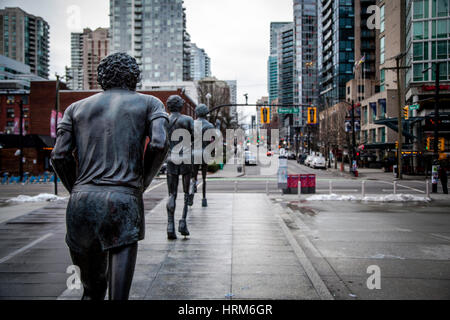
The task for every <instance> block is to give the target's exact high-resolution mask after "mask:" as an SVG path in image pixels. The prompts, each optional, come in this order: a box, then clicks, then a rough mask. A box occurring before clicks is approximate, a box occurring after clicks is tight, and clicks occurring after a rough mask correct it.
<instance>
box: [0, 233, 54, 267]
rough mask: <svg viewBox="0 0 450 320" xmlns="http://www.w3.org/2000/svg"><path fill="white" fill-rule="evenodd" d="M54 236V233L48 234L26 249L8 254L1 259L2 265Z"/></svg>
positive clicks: (28, 245)
mask: <svg viewBox="0 0 450 320" xmlns="http://www.w3.org/2000/svg"><path fill="white" fill-rule="evenodd" d="M52 235H53V233H48V234H46V235H45V236H42V237H40V238H39V239H37V240H35V241H33V242H31V243H29V244H27V245H26V246H25V247H22V248H20V249H18V250H16V251H14V252H12V253H10V254H8V255H7V256H6V257H3V258H1V259H0V264H1V263H4V262H6V261H8V260H9V259H12V258H14V257H15V256H17V255H18V254H20V253H22V252H24V251H27V250H28V249H30V248H32V247H34V246H35V245H37V244H38V243H40V242H42V241H44V240H45V239H47V238H49V237H51V236H52Z"/></svg>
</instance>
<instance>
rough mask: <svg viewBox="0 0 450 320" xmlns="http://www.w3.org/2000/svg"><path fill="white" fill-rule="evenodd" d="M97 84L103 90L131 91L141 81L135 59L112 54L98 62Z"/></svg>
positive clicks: (124, 54)
mask: <svg viewBox="0 0 450 320" xmlns="http://www.w3.org/2000/svg"><path fill="white" fill-rule="evenodd" d="M97 73H98V76H97V82H98V84H99V85H100V86H101V87H102V89H103V90H105V91H106V90H108V89H112V88H123V89H129V90H132V91H135V90H136V85H137V84H138V83H139V81H140V80H141V71H140V70H139V66H138V64H137V62H136V59H135V58H133V57H132V56H130V55H128V54H126V53H121V52H119V53H113V54H110V55H109V56H107V57H106V58H104V59H103V60H102V61H100V64H99V65H98V68H97Z"/></svg>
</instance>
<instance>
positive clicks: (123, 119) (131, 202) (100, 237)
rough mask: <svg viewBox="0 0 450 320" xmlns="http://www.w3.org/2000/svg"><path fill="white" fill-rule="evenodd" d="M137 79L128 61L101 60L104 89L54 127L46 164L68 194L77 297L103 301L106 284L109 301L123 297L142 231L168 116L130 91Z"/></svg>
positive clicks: (157, 105) (164, 145)
mask: <svg viewBox="0 0 450 320" xmlns="http://www.w3.org/2000/svg"><path fill="white" fill-rule="evenodd" d="M139 79H140V71H139V67H138V65H137V63H136V60H135V59H134V58H132V57H130V56H129V55H127V54H124V53H116V54H112V55H110V56H108V57H106V58H105V59H103V60H102V61H101V62H100V65H99V67H98V82H99V84H100V85H101V87H102V88H103V90H104V91H103V92H101V93H98V94H96V95H94V96H91V97H89V98H87V99H84V100H80V101H77V102H75V103H74V104H72V105H71V106H70V107H69V108H68V109H67V110H66V111H65V113H64V117H63V119H62V121H61V123H60V124H59V125H58V132H57V140H56V145H55V148H54V150H53V152H52V156H51V161H52V164H53V167H54V169H55V171H56V172H57V174H58V176H59V177H60V179H61V181H62V183H63V184H64V186H65V187H66V188H67V190H68V191H69V192H70V200H69V203H68V206H67V213H66V222H67V235H66V243H67V245H68V246H69V249H70V255H71V257H72V261H73V263H74V264H75V265H77V266H78V267H79V268H80V271H81V282H82V284H83V287H84V292H83V297H82V299H83V300H103V299H104V298H105V294H106V290H107V287H108V284H109V299H110V300H126V299H128V296H129V291H130V288H131V282H132V279H133V274H134V268H135V264H136V256H137V249H138V245H137V243H138V241H140V240H143V239H144V233H145V222H144V204H143V200H142V194H143V192H144V191H145V189H146V188H147V187H148V186H149V185H150V183H151V182H152V179H153V178H154V177H155V175H156V174H157V173H158V171H159V169H160V167H161V165H162V163H163V161H164V159H165V158H166V155H167V152H168V136H167V125H168V115H167V113H166V112H165V108H164V105H163V103H162V102H161V101H160V100H158V99H157V98H155V97H153V96H149V95H143V94H139V93H136V91H135V90H136V85H137V83H138V82H139ZM147 137H149V138H150V144H149V146H148V147H147V149H146V152H145V154H144V148H145V142H146V138H147Z"/></svg>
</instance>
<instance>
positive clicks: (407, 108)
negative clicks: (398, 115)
mask: <svg viewBox="0 0 450 320" xmlns="http://www.w3.org/2000/svg"><path fill="white" fill-rule="evenodd" d="M403 116H404V118H405V120H408V119H409V106H406V107H404V108H403Z"/></svg>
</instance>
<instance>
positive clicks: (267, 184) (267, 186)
mask: <svg viewBox="0 0 450 320" xmlns="http://www.w3.org/2000/svg"><path fill="white" fill-rule="evenodd" d="M266 194H267V195H268V194H269V180H266Z"/></svg>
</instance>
